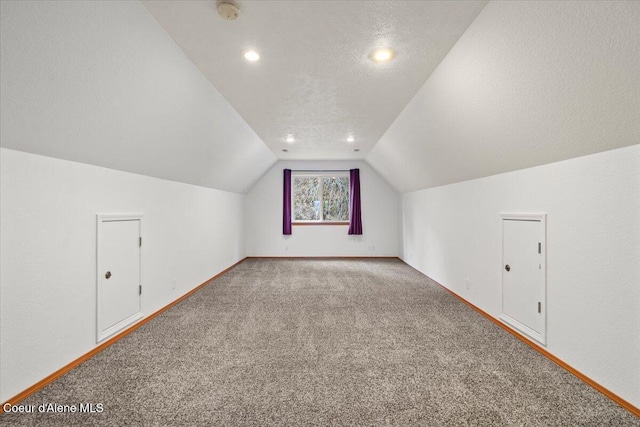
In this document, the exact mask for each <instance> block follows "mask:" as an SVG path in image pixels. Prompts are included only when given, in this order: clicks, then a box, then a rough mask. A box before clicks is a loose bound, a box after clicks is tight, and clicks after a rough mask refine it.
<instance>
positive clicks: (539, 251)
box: [538, 242, 542, 254]
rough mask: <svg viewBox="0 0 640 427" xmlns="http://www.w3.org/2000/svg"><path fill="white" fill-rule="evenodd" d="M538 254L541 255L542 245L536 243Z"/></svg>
mask: <svg viewBox="0 0 640 427" xmlns="http://www.w3.org/2000/svg"><path fill="white" fill-rule="evenodd" d="M538 253H539V254H541V253H542V243H540V242H538Z"/></svg>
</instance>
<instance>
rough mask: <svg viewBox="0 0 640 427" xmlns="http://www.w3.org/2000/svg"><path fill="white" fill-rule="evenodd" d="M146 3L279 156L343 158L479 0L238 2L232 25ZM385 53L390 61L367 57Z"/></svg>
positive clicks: (448, 43)
mask: <svg viewBox="0 0 640 427" xmlns="http://www.w3.org/2000/svg"><path fill="white" fill-rule="evenodd" d="M143 4H144V5H145V7H146V8H147V9H148V10H149V12H151V14H153V16H154V17H155V18H156V19H157V20H158V22H160V24H161V25H162V26H163V27H164V29H165V30H166V31H167V32H168V33H169V35H170V36H171V37H172V38H173V39H174V40H175V41H176V43H177V44H178V45H179V46H180V47H181V48H182V50H183V51H184V52H185V54H186V55H187V57H189V59H191V61H193V63H194V64H195V65H196V66H197V67H198V68H199V69H200V71H202V73H203V74H204V75H205V76H206V77H207V79H209V81H211V83H213V85H214V86H215V87H216V89H218V90H219V91H220V93H221V94H222V95H223V96H224V97H225V99H226V100H227V101H228V102H229V103H230V104H231V105H232V106H233V107H234V108H235V109H236V111H238V113H240V115H241V116H242V118H244V120H246V121H247V123H248V124H249V126H251V128H252V129H253V130H254V131H255V132H256V133H257V134H258V136H259V137H260V138H261V139H262V141H263V142H264V143H265V144H266V145H267V146H268V147H269V148H270V149H271V150H272V151H273V153H274V154H275V155H276V156H278V157H279V158H281V159H349V158H364V157H365V156H366V155H367V153H368V152H369V151H370V150H371V148H372V147H373V146H374V145H375V143H376V142H378V140H379V139H380V137H381V136H382V135H383V134H384V132H385V131H386V130H387V129H388V127H389V126H390V125H391V123H393V121H394V120H395V119H396V117H398V115H399V114H400V112H401V111H402V109H403V108H404V107H405V106H406V105H407V103H408V102H409V101H410V100H411V98H412V97H413V96H414V95H415V94H416V92H417V91H418V89H420V87H421V86H422V85H423V84H424V82H425V81H426V80H427V78H428V77H429V75H430V74H431V73H432V72H433V70H434V69H435V68H436V67H437V66H438V64H439V63H440V61H442V59H443V58H444V57H445V55H446V54H447V53H448V52H449V50H450V49H451V47H452V46H453V45H454V44H455V42H456V41H457V40H458V38H459V37H460V36H461V35H462V34H463V33H464V32H465V31H466V29H467V28H468V27H469V25H470V24H471V22H473V20H474V19H475V18H476V16H477V15H478V13H480V11H481V10H482V8H483V7H484V6H485V4H486V1H484V0H483V1H453V2H451V1H410V2H407V1H341V2H327V1H324V0H322V1H242V0H240V1H237V2H236V4H237V5H238V6H239V9H240V14H239V18H238V19H236V20H225V19H223V18H221V17H220V16H219V15H218V13H217V11H216V2H214V1H166V0H160V1H153V0H144V1H143ZM382 46H383V47H390V48H392V49H394V50H395V58H394V60H393V61H390V62H389V63H383V64H379V63H375V62H374V61H372V60H371V59H370V58H369V55H370V54H371V52H372V51H373V50H374V49H375V48H378V47H382ZM249 49H253V50H256V51H257V52H259V54H260V55H261V59H260V60H259V61H257V62H256V63H248V62H247V61H246V60H245V59H244V57H243V53H244V52H245V51H247V50H249ZM288 136H293V138H294V139H295V142H294V143H287V142H286V138H287V137H288ZM349 136H353V138H354V141H353V142H352V143H349V142H347V138H348V137H349ZM283 149H286V150H287V152H283V151H282V150H283ZM355 149H358V150H359V151H358V152H355V151H354V150H355Z"/></svg>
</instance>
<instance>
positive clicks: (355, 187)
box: [349, 169, 362, 234]
mask: <svg viewBox="0 0 640 427" xmlns="http://www.w3.org/2000/svg"><path fill="white" fill-rule="evenodd" d="M349 181H350V184H349V185H350V187H349V208H350V209H349V234H362V212H361V210H360V169H351V170H350V171H349Z"/></svg>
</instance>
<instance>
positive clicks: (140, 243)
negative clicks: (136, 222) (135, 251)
mask: <svg viewBox="0 0 640 427" xmlns="http://www.w3.org/2000/svg"><path fill="white" fill-rule="evenodd" d="M138 247H140V248H141V247H142V236H141V237H138Z"/></svg>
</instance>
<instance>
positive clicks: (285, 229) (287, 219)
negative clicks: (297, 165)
mask: <svg viewBox="0 0 640 427" xmlns="http://www.w3.org/2000/svg"><path fill="white" fill-rule="evenodd" d="M283 172H284V186H283V192H282V234H291V169H284V171H283Z"/></svg>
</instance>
